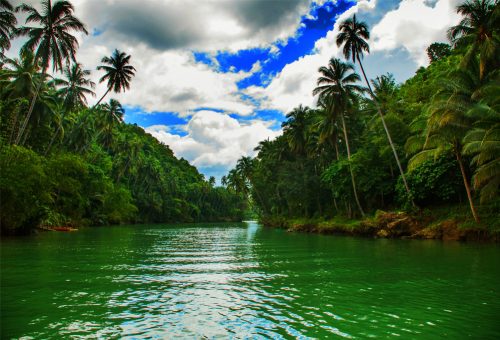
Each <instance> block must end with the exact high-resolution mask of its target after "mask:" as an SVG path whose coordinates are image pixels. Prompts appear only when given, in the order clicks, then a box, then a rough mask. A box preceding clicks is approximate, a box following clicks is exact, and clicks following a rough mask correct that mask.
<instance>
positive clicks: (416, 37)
mask: <svg viewBox="0 0 500 340" xmlns="http://www.w3.org/2000/svg"><path fill="white" fill-rule="evenodd" d="M461 2H462V1H461V0H435V1H429V0H407V1H403V2H401V4H400V6H399V7H398V8H397V9H395V10H393V11H390V12H388V13H387V14H386V15H385V16H384V17H383V19H382V20H381V21H380V22H379V23H378V24H377V25H375V26H374V27H373V29H372V41H373V43H372V45H371V48H372V51H390V50H393V49H396V48H399V47H403V48H404V49H406V50H407V51H408V52H409V53H410V55H411V57H412V58H413V59H414V60H415V61H416V62H417V64H418V65H420V66H422V65H425V64H427V63H428V59H427V54H426V51H425V50H426V48H427V47H428V46H429V45H430V44H431V43H433V42H435V41H446V30H447V29H448V28H449V27H450V26H452V25H454V24H456V23H457V22H458V21H459V15H458V14H457V13H456V6H457V5H458V4H459V3H461Z"/></svg>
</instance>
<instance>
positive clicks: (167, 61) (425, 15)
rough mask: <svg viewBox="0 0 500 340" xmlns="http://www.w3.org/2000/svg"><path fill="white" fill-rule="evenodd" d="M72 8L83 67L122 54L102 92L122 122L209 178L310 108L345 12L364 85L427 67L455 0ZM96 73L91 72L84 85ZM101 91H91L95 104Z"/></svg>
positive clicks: (84, 3)
mask: <svg viewBox="0 0 500 340" xmlns="http://www.w3.org/2000/svg"><path fill="white" fill-rule="evenodd" d="M72 2H73V4H74V5H75V12H76V15H77V16H78V17H79V18H80V19H81V20H82V21H84V22H85V23H86V24H87V25H88V30H89V32H93V33H92V34H90V35H88V36H82V37H81V39H80V42H81V43H80V49H79V51H78V56H77V58H78V60H79V61H80V62H82V63H83V65H84V66H85V67H86V68H88V69H90V70H95V69H96V66H97V65H99V63H100V60H101V59H102V57H103V56H106V55H110V54H111V52H112V51H113V50H114V49H115V48H118V49H120V50H123V51H125V52H127V53H129V54H131V55H132V59H131V63H132V64H133V65H134V66H135V67H136V69H137V73H136V76H135V77H134V79H133V81H132V85H131V89H130V90H129V91H127V92H126V93H121V94H113V95H111V96H110V97H112V98H115V99H117V100H119V101H120V102H121V103H122V104H123V105H124V107H125V109H126V113H125V121H126V122H128V123H134V124H137V125H139V126H142V127H143V128H145V130H146V131H147V132H149V133H151V134H152V135H153V136H155V137H156V138H157V139H159V140H160V141H161V142H163V143H165V144H166V145H169V147H170V148H171V149H172V150H173V151H174V153H175V154H176V155H177V156H178V157H182V158H185V159H187V160H188V161H189V162H190V163H191V164H193V165H195V166H196V167H197V168H198V169H199V170H200V171H201V172H202V173H203V174H205V175H206V176H207V177H208V176H215V177H216V178H220V177H221V176H222V175H224V174H226V173H227V172H228V171H229V170H230V169H231V168H232V167H233V166H234V165H235V163H236V161H237V160H238V159H239V158H240V157H242V156H253V155H254V154H255V152H254V148H255V147H256V146H257V145H258V143H259V141H261V140H264V139H267V138H270V139H272V138H275V137H276V136H278V135H279V134H280V133H281V122H282V121H283V120H284V117H285V114H286V113H287V112H289V111H290V110H292V109H293V108H294V107H296V106H298V105H305V106H314V105H315V100H314V98H313V96H312V94H311V92H312V89H313V88H314V85H315V81H316V78H317V69H318V68H319V67H320V66H323V65H326V64H327V63H328V60H329V59H330V58H331V57H340V58H342V55H341V53H340V51H339V49H338V48H337V47H336V44H335V36H336V34H337V25H338V21H339V20H345V19H346V18H348V17H350V16H352V15H353V14H356V15H357V17H358V19H359V20H363V21H365V22H366V23H367V24H368V25H369V27H370V29H371V39H370V41H369V43H370V47H371V53H370V54H369V55H366V56H365V58H364V65H365V69H366V70H367V74H368V76H369V77H370V78H373V77H375V76H378V75H380V74H385V73H387V72H391V73H393V74H394V76H395V78H396V79H397V80H398V81H400V82H403V81H405V80H406V79H408V78H409V77H411V76H412V75H413V74H414V72H415V71H416V70H417V68H418V67H420V66H425V65H426V64H427V62H428V61H427V57H426V54H425V48H426V47H427V46H429V45H430V44H431V43H432V42H435V41H446V38H445V36H446V34H445V33H446V29H447V28H448V27H449V26H451V25H453V24H455V23H456V22H457V21H458V16H457V15H456V13H455V12H456V11H455V8H456V6H457V4H458V3H459V2H460V0H405V1H402V0H358V1H356V0H286V1H283V0H245V1H234V0H219V1H204V0H184V1H176V0H143V1H141V5H140V6H137V2H136V0H120V1H114V0H73V1H72ZM97 6H98V7H99V11H95V8H96V7H97ZM110 18H112V20H110ZM16 44H17V45H19V43H18V42H16V41H14V48H13V49H12V50H16ZM17 47H19V46H17ZM100 76H101V75H100V74H99V72H97V71H93V74H92V77H93V80H94V81H96V82H98V80H99V78H100ZM105 91H106V89H105V85H104V84H99V85H98V86H97V89H96V93H97V94H98V97H99V94H100V93H104V92H105ZM107 99H109V98H107ZM94 100H96V99H94ZM90 104H92V100H91V101H90Z"/></svg>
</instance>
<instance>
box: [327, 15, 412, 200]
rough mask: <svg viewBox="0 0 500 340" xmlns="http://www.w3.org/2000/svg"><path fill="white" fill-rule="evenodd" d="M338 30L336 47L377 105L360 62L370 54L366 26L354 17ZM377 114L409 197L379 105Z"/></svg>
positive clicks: (396, 154) (368, 33)
mask: <svg viewBox="0 0 500 340" xmlns="http://www.w3.org/2000/svg"><path fill="white" fill-rule="evenodd" d="M339 29H340V32H339V34H338V35H337V46H339V47H340V46H341V45H344V47H343V54H344V56H345V58H346V59H347V60H349V59H352V62H353V63H356V62H358V64H359V67H360V68H361V72H362V73H363V78H364V79H365V82H366V85H367V86H368V91H369V93H370V95H371V97H372V98H373V100H374V102H375V104H376V105H377V100H376V97H375V94H374V93H373V90H372V87H371V85H370V82H369V81H368V78H367V77H366V73H365V69H364V68H363V63H362V62H361V59H362V58H363V53H364V52H366V53H370V46H369V45H368V43H367V42H366V40H368V39H370V31H369V30H368V25H367V24H366V23H364V22H362V21H358V20H357V19H356V15H354V16H353V17H352V18H349V19H347V20H345V21H343V22H342V23H341V24H340V28H339ZM377 112H378V114H379V116H380V120H381V121H382V125H383V126H384V130H385V133H386V135H387V140H388V141H389V144H390V146H391V149H392V153H393V154H394V158H395V160H396V163H397V165H398V168H399V172H400V174H401V178H402V179H403V183H404V186H405V188H406V192H407V193H408V194H409V195H410V188H409V187H408V183H407V181H406V176H405V174H404V171H403V167H402V166H401V162H400V160H399V156H398V153H397V151H396V147H395V146H394V143H393V141H392V137H391V134H390V132H389V128H388V127H387V124H386V122H385V119H384V115H383V113H382V110H381V108H380V106H379V105H377Z"/></svg>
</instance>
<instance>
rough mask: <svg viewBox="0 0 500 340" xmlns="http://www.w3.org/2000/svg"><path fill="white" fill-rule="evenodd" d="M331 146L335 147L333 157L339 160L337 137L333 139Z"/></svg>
mask: <svg viewBox="0 0 500 340" xmlns="http://www.w3.org/2000/svg"><path fill="white" fill-rule="evenodd" d="M333 146H334V147H335V157H336V159H337V160H339V145H338V143H337V139H336V138H335V139H333Z"/></svg>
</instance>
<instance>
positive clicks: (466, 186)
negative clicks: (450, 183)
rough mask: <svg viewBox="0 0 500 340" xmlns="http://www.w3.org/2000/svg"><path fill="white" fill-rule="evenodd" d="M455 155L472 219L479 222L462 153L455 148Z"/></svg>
mask: <svg viewBox="0 0 500 340" xmlns="http://www.w3.org/2000/svg"><path fill="white" fill-rule="evenodd" d="M455 156H456V157H457V161H458V165H459V166H460V172H461V173H462V179H463V180H464V185H465V191H466V192H467V198H468V199H469V205H470V210H471V212H472V216H473V217H474V220H475V221H476V223H479V222H480V220H479V216H478V214H477V212H476V208H475V206H474V201H473V199H472V194H471V190H470V185H469V180H468V179H467V174H466V172H465V167H464V164H463V162H462V155H461V154H460V152H458V150H455Z"/></svg>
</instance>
